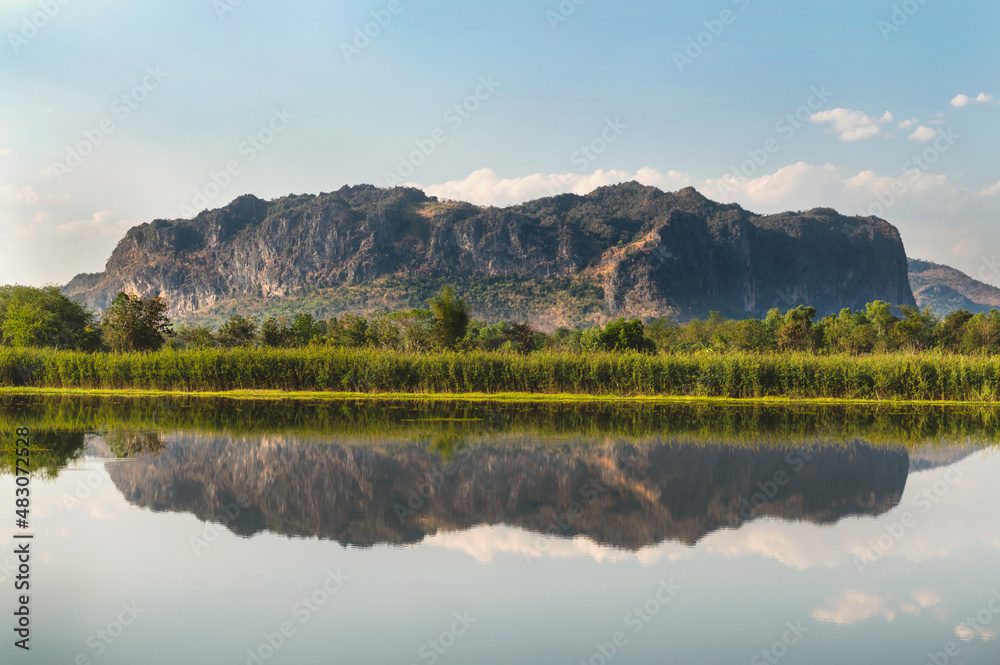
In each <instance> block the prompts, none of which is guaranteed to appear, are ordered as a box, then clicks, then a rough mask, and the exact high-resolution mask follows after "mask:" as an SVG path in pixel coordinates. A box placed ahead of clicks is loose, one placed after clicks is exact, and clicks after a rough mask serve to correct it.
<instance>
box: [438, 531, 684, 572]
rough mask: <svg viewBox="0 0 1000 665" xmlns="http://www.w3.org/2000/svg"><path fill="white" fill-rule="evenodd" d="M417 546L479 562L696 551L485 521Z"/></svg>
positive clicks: (677, 555)
mask: <svg viewBox="0 0 1000 665" xmlns="http://www.w3.org/2000/svg"><path fill="white" fill-rule="evenodd" d="M418 546H421V547H423V546H429V547H441V548H444V549H446V550H451V551H456V552H464V553H465V554H467V555H469V556H470V557H472V558H473V559H475V560H476V561H479V562H480V563H489V562H490V561H493V559H494V558H496V557H497V555H510V554H513V555H518V556H521V557H525V558H526V559H537V558H557V559H591V560H593V561H600V562H615V561H636V562H638V563H641V564H651V563H655V562H657V561H660V560H661V559H664V558H665V559H667V560H670V561H678V560H680V559H686V558H688V557H690V556H691V555H692V553H693V549H692V548H690V547H688V546H687V545H683V544H681V543H675V542H669V541H668V542H664V543H659V544H657V545H652V546H650V547H646V548H643V549H640V550H638V551H634V552H633V551H630V550H623V549H619V548H617V547H609V546H607V545H601V544H598V543H596V542H594V541H593V540H591V539H590V538H587V537H585V536H576V537H575V538H561V537H559V536H550V535H543V534H539V533H533V532H531V531H525V530H524V529H521V528H518V527H511V526H506V525H486V524H482V525H479V526H475V527H472V528H470V529H466V530H463V531H439V532H437V533H435V534H434V535H431V536H427V537H426V538H424V539H423V540H422V541H421V543H420V544H419V545H418Z"/></svg>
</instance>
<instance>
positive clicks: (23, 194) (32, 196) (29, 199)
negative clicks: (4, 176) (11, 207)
mask: <svg viewBox="0 0 1000 665" xmlns="http://www.w3.org/2000/svg"><path fill="white" fill-rule="evenodd" d="M0 195H2V196H3V197H4V198H6V199H7V200H9V201H13V202H14V203H20V204H22V205H35V204H36V203H38V192H37V191H35V188H34V187H14V186H13V185H5V186H3V187H0Z"/></svg>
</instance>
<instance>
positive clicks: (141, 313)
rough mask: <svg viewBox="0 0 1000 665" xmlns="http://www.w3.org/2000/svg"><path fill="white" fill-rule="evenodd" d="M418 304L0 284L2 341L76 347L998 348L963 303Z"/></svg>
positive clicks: (449, 295)
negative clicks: (287, 313) (694, 306)
mask: <svg viewBox="0 0 1000 665" xmlns="http://www.w3.org/2000/svg"><path fill="white" fill-rule="evenodd" d="M427 302H428V308H427V309H412V310H407V311H395V312H390V311H380V312H375V313H371V314H368V315H356V314H345V315H343V316H341V317H334V318H331V319H328V320H317V319H314V318H313V317H312V316H311V315H310V314H298V315H296V316H294V317H292V318H290V319H288V318H276V317H269V318H266V319H264V320H263V321H262V322H260V323H258V322H257V321H255V320H254V319H252V318H248V317H243V316H240V315H237V314H234V315H233V316H232V317H230V319H229V320H228V321H227V322H226V323H224V324H223V325H221V326H219V327H218V328H217V329H214V330H213V329H212V328H209V327H207V326H176V327H175V326H174V325H173V323H172V322H171V321H170V320H169V319H168V318H167V316H166V311H167V303H166V302H165V301H164V300H163V298H161V297H158V296H153V297H145V298H142V297H139V296H136V295H132V294H128V293H124V292H123V293H119V294H118V295H117V296H116V297H115V299H114V300H113V301H112V303H111V304H110V306H109V307H108V308H107V310H106V311H105V312H104V313H103V316H101V317H98V316H97V314H96V313H94V312H92V311H90V310H88V309H87V308H86V307H85V306H84V305H82V304H81V303H79V302H76V301H74V300H72V299H70V298H68V297H66V296H65V295H63V294H62V293H61V292H60V291H59V289H58V287H56V286H46V287H43V288H35V287H27V286H3V287H0V345H3V346H7V347H27V348H56V349H72V350H78V351H89V352H98V351H112V352H137V351H157V350H160V349H162V348H169V349H176V350H184V349H205V348H237V347H249V346H257V347H269V348H297V347H316V346H328V347H342V348H371V349H385V350H397V351H412V352H429V351H435V350H460V351H503V352H511V353H520V354H527V353H531V352H534V351H542V350H548V351H577V352H587V351H636V352H642V353H657V352H669V353H691V352H698V351H714V352H727V351H752V352H771V351H775V352H778V351H805V352H813V353H818V354H824V353H827V354H828V353H846V354H854V355H858V354H868V353H887V352H893V351H923V350H939V351H942V352H949V353H965V354H974V353H994V352H997V351H1000V311H998V310H990V311H989V312H987V313H978V314H973V313H971V312H968V311H966V310H958V311H955V312H951V313H949V314H948V315H946V316H944V317H939V316H937V315H936V314H934V312H933V311H931V310H930V308H925V309H923V310H921V309H918V308H916V307H910V306H906V305H903V306H900V307H898V308H894V307H893V306H892V305H890V304H889V303H886V302H883V301H875V302H872V303H868V304H867V305H866V307H865V308H864V309H860V310H858V311H852V310H850V309H843V310H842V311H841V312H840V313H839V314H836V315H831V316H827V317H824V318H820V319H817V316H816V310H815V309H814V308H812V307H805V306H799V307H795V308H792V309H789V310H787V311H785V312H784V313H782V312H781V311H779V310H778V309H772V310H771V311H770V312H768V314H767V315H766V316H765V317H764V318H763V319H742V320H737V319H728V318H725V317H723V316H722V315H721V314H720V313H718V312H711V314H710V316H709V317H708V318H707V319H692V320H691V321H688V322H686V323H678V322H677V321H674V320H673V319H671V318H670V317H663V318H659V319H654V320H652V321H649V322H646V323H644V322H643V321H641V320H639V319H633V320H626V319H618V320H617V321H612V322H610V323H608V324H606V325H604V326H594V327H591V328H583V329H569V328H558V329H556V330H555V331H553V332H551V333H546V332H542V331H540V330H538V329H536V328H534V327H533V326H531V325H530V324H528V323H526V322H516V321H512V322H506V321H501V322H498V323H488V322H485V321H480V320H476V319H473V318H472V317H470V316H469V313H468V310H467V307H466V305H465V302H464V301H463V300H462V299H461V298H459V297H458V295H457V294H456V293H455V291H454V289H453V288H451V287H445V288H442V289H441V291H440V292H439V293H438V294H437V295H436V296H435V297H433V298H431V299H429V300H428V301H427Z"/></svg>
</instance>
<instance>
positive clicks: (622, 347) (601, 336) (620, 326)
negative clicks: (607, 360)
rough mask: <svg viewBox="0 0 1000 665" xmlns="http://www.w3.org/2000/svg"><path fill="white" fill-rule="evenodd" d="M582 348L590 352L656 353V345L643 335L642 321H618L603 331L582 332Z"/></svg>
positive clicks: (597, 329) (595, 329)
mask: <svg viewBox="0 0 1000 665" xmlns="http://www.w3.org/2000/svg"><path fill="white" fill-rule="evenodd" d="M582 341H583V347H584V348H585V349H588V350H592V351H641V352H643V353H656V343H655V342H653V340H651V339H649V338H648V337H646V335H645V328H644V326H643V325H642V321H640V320H639V319H633V320H631V321H626V320H625V319H618V320H617V321H613V322H611V323H609V324H608V325H607V326H606V327H605V328H604V330H601V329H600V328H594V329H592V331H584V337H583V340H582Z"/></svg>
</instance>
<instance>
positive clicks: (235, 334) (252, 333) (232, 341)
mask: <svg viewBox="0 0 1000 665" xmlns="http://www.w3.org/2000/svg"><path fill="white" fill-rule="evenodd" d="M216 337H217V338H218V340H219V343H220V344H222V346H224V347H226V348H227V349H232V348H234V347H237V346H250V345H252V344H253V341H254V339H255V338H256V337H257V324H256V323H254V321H253V320H252V319H246V318H243V317H242V316H240V315H239V314H233V315H232V316H231V317H229V320H228V321H226V322H225V323H223V324H222V325H221V326H219V330H218V332H217V333H216Z"/></svg>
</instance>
